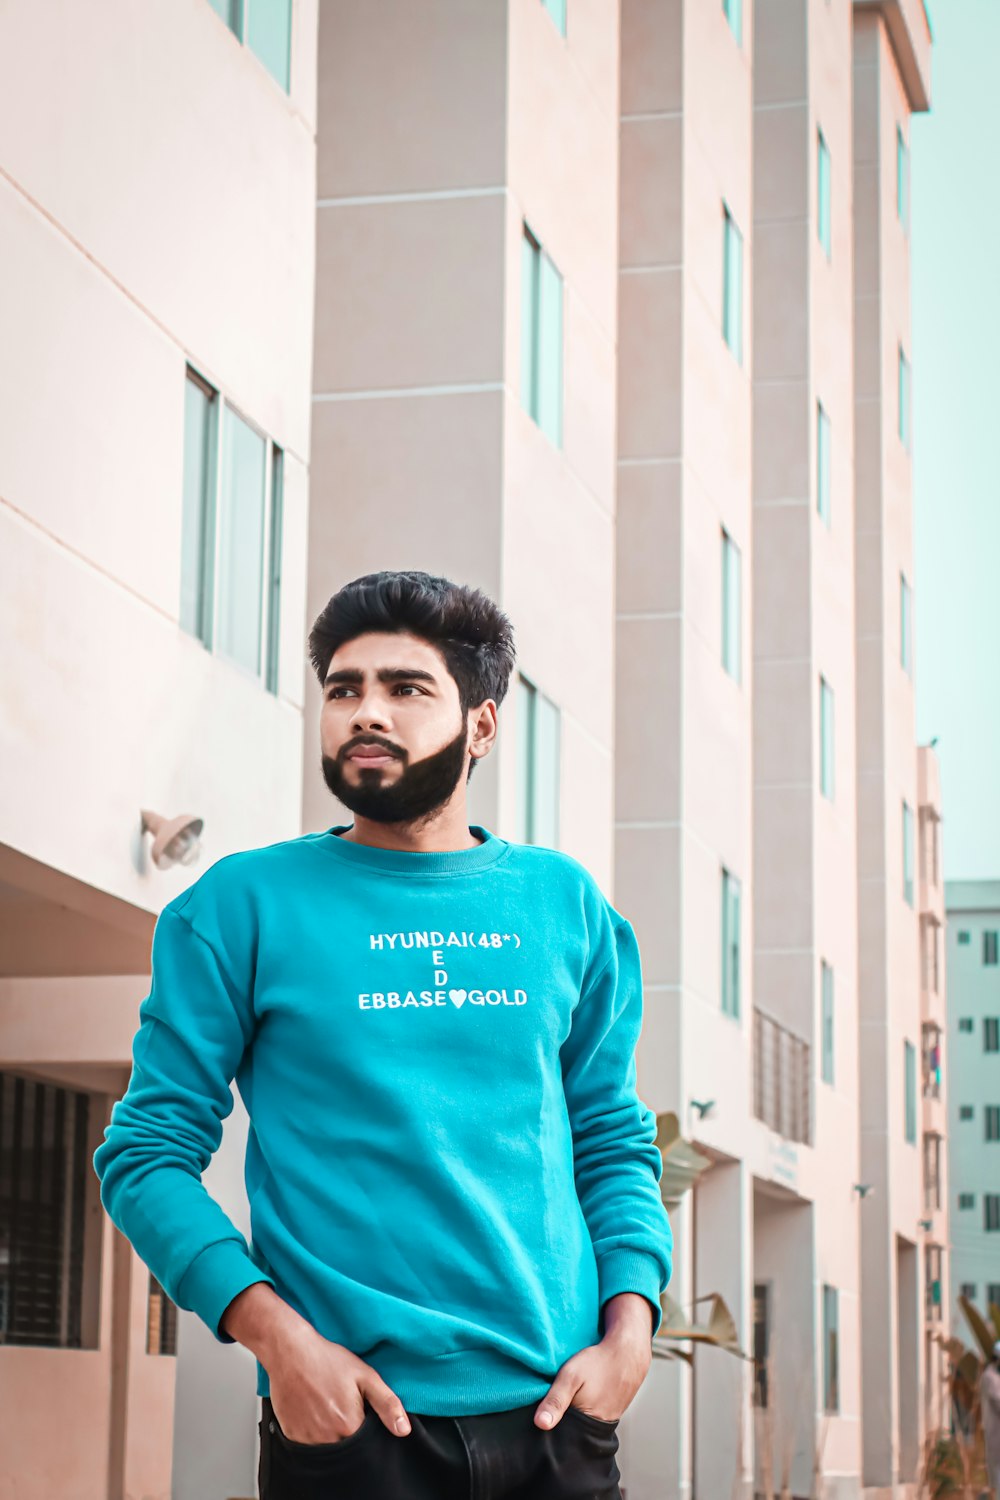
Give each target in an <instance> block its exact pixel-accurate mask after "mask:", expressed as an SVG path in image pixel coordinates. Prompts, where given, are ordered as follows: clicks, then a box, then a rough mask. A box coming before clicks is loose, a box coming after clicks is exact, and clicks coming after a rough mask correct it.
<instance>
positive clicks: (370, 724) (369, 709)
mask: <svg viewBox="0 0 1000 1500" xmlns="http://www.w3.org/2000/svg"><path fill="white" fill-rule="evenodd" d="M388 723H389V715H388V712H387V710H386V706H385V698H384V696H383V695H381V694H380V693H378V692H366V693H363V694H362V695H361V696H360V697H359V698H356V699H355V701H354V712H353V713H352V714H351V722H350V730H351V733H352V734H362V733H364V731H365V730H370V731H372V732H373V733H376V734H378V733H382V734H385V733H386V732H387V729H386V726H387V725H388Z"/></svg>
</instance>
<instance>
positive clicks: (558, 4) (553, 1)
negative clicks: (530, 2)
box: [542, 0, 566, 36]
mask: <svg viewBox="0 0 1000 1500" xmlns="http://www.w3.org/2000/svg"><path fill="white" fill-rule="evenodd" d="M542 4H543V5H544V6H545V9H546V10H547V11H548V13H549V15H550V16H551V17H552V19H553V21H554V22H555V23H556V30H557V31H558V33H559V35H560V36H565V35H566V0H542Z"/></svg>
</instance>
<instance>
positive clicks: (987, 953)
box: [983, 932, 997, 964]
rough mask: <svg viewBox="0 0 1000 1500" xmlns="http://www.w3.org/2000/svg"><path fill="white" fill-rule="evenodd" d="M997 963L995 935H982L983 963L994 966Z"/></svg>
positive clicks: (985, 933)
mask: <svg viewBox="0 0 1000 1500" xmlns="http://www.w3.org/2000/svg"><path fill="white" fill-rule="evenodd" d="M996 961H997V934H996V933H995V932H984V933H983V963H984V964H995V963H996Z"/></svg>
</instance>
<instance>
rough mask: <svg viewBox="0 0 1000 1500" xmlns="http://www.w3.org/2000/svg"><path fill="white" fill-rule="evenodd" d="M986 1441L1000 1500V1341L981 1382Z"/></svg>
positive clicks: (994, 1487) (990, 1473)
mask: <svg viewBox="0 0 1000 1500" xmlns="http://www.w3.org/2000/svg"><path fill="white" fill-rule="evenodd" d="M979 1399H980V1401H981V1402H982V1408H983V1437H984V1438H985V1439H986V1474H987V1477H988V1479H989V1483H990V1486H991V1487H992V1490H993V1494H994V1495H995V1496H996V1500H1000V1339H997V1341H996V1343H995V1344H994V1345H993V1362H992V1364H988V1365H987V1366H986V1368H985V1369H984V1370H983V1373H982V1376H981V1377H980V1381H979Z"/></svg>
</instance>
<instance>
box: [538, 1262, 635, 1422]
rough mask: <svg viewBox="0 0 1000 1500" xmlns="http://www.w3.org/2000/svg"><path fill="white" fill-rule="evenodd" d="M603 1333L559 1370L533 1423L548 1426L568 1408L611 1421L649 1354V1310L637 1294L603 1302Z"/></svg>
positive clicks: (622, 1407)
mask: <svg viewBox="0 0 1000 1500" xmlns="http://www.w3.org/2000/svg"><path fill="white" fill-rule="evenodd" d="M604 1313H605V1320H604V1326H605V1329H606V1332H605V1334H604V1337H603V1338H602V1339H601V1341H600V1343H598V1344H588V1345H587V1347H586V1348H585V1349H580V1350H579V1351H578V1352H577V1353H576V1354H574V1355H572V1356H571V1357H570V1358H569V1359H568V1360H567V1361H566V1363H565V1364H564V1365H563V1366H562V1367H561V1369H560V1370H559V1373H558V1375H557V1376H556V1378H555V1380H554V1381H553V1382H552V1385H551V1386H550V1387H549V1393H548V1395H547V1396H544V1397H543V1398H542V1401H541V1403H540V1404H539V1406H538V1409H537V1410H536V1412H535V1426H536V1427H542V1428H545V1429H549V1430H551V1428H553V1427H555V1426H556V1424H557V1423H558V1422H559V1420H560V1418H561V1417H562V1415H563V1413H564V1412H565V1410H566V1408H567V1407H568V1406H578V1407H579V1408H580V1409H581V1410H582V1411H585V1412H589V1413H590V1415H591V1416H592V1417H600V1418H602V1419H603V1420H604V1421H605V1422H614V1421H617V1419H618V1418H619V1417H620V1416H621V1414H622V1412H623V1411H625V1409H626V1407H627V1406H628V1405H629V1404H630V1402H631V1401H632V1398H633V1397H634V1396H635V1393H636V1391H637V1390H638V1389H639V1387H640V1386H641V1385H642V1382H643V1381H644V1380H645V1378H646V1375H647V1372H648V1370H649V1366H650V1362H651V1361H652V1358H653V1346H652V1334H651V1330H652V1309H651V1308H650V1305H649V1303H648V1302H647V1301H646V1299H645V1297H641V1296H639V1294H638V1293H636V1292H621V1293H619V1295H618V1296H617V1297H612V1298H610V1300H609V1301H608V1302H607V1303H605V1307H604Z"/></svg>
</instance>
